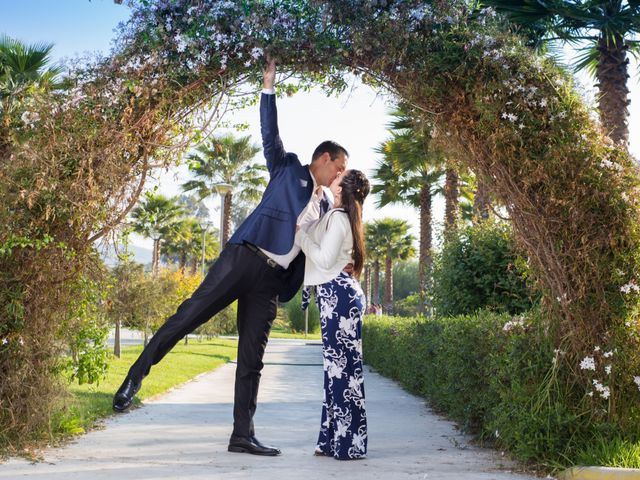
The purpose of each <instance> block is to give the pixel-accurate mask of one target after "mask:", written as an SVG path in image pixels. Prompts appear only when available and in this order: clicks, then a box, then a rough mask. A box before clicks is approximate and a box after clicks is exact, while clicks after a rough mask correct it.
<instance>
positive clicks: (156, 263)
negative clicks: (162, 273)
mask: <svg viewBox="0 0 640 480" xmlns="http://www.w3.org/2000/svg"><path fill="white" fill-rule="evenodd" d="M159 268H160V238H154V239H153V256H152V258H151V275H152V276H153V278H156V277H157V276H158V270H159Z"/></svg>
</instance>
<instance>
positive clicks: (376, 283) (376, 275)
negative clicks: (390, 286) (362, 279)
mask: <svg viewBox="0 0 640 480" xmlns="http://www.w3.org/2000/svg"><path fill="white" fill-rule="evenodd" d="M373 298H374V299H375V302H374V303H377V304H380V260H376V261H375V262H374V263H373Z"/></svg>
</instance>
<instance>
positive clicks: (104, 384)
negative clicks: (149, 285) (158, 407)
mask: <svg viewBox="0 0 640 480" xmlns="http://www.w3.org/2000/svg"><path fill="white" fill-rule="evenodd" d="M236 348H237V341H236V340H229V339H212V340H194V339H190V340H189V344H188V345H185V344H184V342H180V343H178V344H177V345H176V346H175V347H174V348H173V350H171V352H169V353H168V354H167V356H166V357H165V358H164V359H163V360H162V361H161V362H160V363H159V364H158V365H155V366H154V367H153V368H152V369H151V373H150V374H149V375H148V376H147V377H146V378H145V379H144V382H143V383H142V388H141V389H140V392H138V394H137V399H136V404H138V403H139V400H145V399H148V398H150V397H153V396H154V395H158V394H160V393H163V392H165V391H167V390H169V389H170V388H172V387H175V386H177V385H180V384H181V383H184V382H186V381H187V380H190V379H192V378H193V377H195V376H197V375H199V374H201V373H204V372H208V371H210V370H213V369H215V368H217V367H219V366H220V365H222V364H224V363H227V362H229V361H230V360H233V359H235V358H236ZM141 351H142V345H138V346H130V347H125V348H123V349H122V355H121V357H120V358H116V357H113V359H112V362H111V364H110V367H109V372H108V374H107V377H106V378H105V379H104V380H102V381H101V382H100V384H99V385H77V384H72V385H70V386H69V392H70V395H71V399H70V401H69V402H68V403H69V409H68V411H67V412H66V413H65V414H64V415H63V416H60V417H59V418H57V419H56V423H57V425H54V430H55V431H58V432H60V433H61V434H63V435H64V434H74V433H81V432H83V431H85V430H87V429H88V428H90V427H91V426H92V425H94V424H95V422H96V420H99V419H101V418H104V417H107V416H108V415H111V413H112V412H113V411H112V409H111V402H112V400H113V394H114V393H115V391H116V390H117V389H118V387H119V386H120V384H121V383H122V381H123V380H124V377H125V376H126V374H127V372H128V370H129V367H130V366H131V364H132V363H133V362H134V361H135V359H136V358H137V357H138V355H139V354H140V352H141Z"/></svg>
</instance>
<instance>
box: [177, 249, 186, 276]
mask: <svg viewBox="0 0 640 480" xmlns="http://www.w3.org/2000/svg"><path fill="white" fill-rule="evenodd" d="M179 267H180V273H181V274H182V275H184V271H185V270H186V268H187V252H186V251H185V250H183V251H182V252H180V264H179Z"/></svg>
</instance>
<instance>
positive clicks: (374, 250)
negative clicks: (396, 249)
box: [364, 222, 386, 303]
mask: <svg viewBox="0 0 640 480" xmlns="http://www.w3.org/2000/svg"><path fill="white" fill-rule="evenodd" d="M364 240H365V247H366V249H367V264H368V265H370V267H369V269H370V270H373V281H372V282H371V283H372V284H371V286H370V287H369V288H370V289H371V303H380V262H381V261H382V260H384V246H385V243H386V238H384V237H383V236H382V233H381V232H380V228H379V225H378V224H377V223H375V222H373V223H370V222H368V223H365V225H364Z"/></svg>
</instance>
